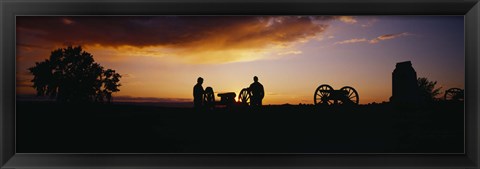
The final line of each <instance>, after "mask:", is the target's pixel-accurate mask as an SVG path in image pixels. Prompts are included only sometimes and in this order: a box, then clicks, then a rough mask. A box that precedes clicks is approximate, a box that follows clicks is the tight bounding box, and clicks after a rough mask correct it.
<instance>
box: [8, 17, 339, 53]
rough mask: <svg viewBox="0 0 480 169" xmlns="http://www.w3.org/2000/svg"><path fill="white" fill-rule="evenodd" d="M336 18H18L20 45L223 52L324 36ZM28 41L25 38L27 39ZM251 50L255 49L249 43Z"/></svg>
mask: <svg viewBox="0 0 480 169" xmlns="http://www.w3.org/2000/svg"><path fill="white" fill-rule="evenodd" d="M332 19H335V17H333V16H332V17H329V16H323V17H296V16H291V17H255V16H220V17H219V16H158V17H154V16H72V17H52V16H41V17H39V16H19V17H17V35H20V36H18V37H19V38H18V39H17V40H18V42H19V43H20V44H22V45H26V44H30V45H38V44H31V42H30V41H29V40H32V39H43V40H47V41H50V42H54V43H59V44H65V43H66V44H100V45H105V46H121V45H131V46H138V47H142V46H158V45H162V46H173V47H183V46H190V45H199V43H207V42H208V41H212V40H213V41H214V40H217V41H221V42H222V45H221V46H229V45H233V46H236V45H237V46H238V45H239V44H242V45H245V44H244V43H247V42H256V41H262V42H263V43H266V42H270V43H271V42H274V43H282V42H291V41H295V40H298V39H302V38H307V37H310V36H314V35H315V34H317V33H321V32H323V31H324V30H325V29H326V28H327V25H326V24H318V23H319V22H322V21H328V20H332ZM27 36H28V37H27ZM253 44H254V45H258V44H256V43H253Z"/></svg>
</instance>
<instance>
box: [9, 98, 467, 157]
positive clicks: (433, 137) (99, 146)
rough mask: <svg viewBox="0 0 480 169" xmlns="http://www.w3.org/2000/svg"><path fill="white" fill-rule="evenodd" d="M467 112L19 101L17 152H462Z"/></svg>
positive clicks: (459, 106)
mask: <svg viewBox="0 0 480 169" xmlns="http://www.w3.org/2000/svg"><path fill="white" fill-rule="evenodd" d="M463 109H464V106H463V103H446V102H439V103H435V104H433V105H430V106H425V107H423V108H417V109H404V110H398V109H395V108H393V107H392V106H390V105H388V104H379V105H365V106H358V107H354V108H345V107H334V108H332V107H330V108H325V107H324V108H319V107H314V106H291V105H285V106H264V107H262V108H260V109H255V110H253V109H233V110H228V109H216V110H214V111H210V112H195V111H194V110H193V109H192V108H166V107H158V106H147V105H118V104H117V105H115V104H114V105H61V104H58V103H49V102H17V114H16V115H17V153H463V150H464V144H463V143H464V124H463V123H464V113H463V112H464V111H463Z"/></svg>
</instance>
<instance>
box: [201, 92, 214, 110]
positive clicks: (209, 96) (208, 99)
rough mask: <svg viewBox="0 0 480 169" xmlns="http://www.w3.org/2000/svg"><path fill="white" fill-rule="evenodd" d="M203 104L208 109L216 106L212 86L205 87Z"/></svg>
mask: <svg viewBox="0 0 480 169" xmlns="http://www.w3.org/2000/svg"><path fill="white" fill-rule="evenodd" d="M203 105H204V106H205V108H208V109H211V108H213V107H214V106H215V95H214V94H213V88H212V87H207V88H205V92H204V93H203Z"/></svg>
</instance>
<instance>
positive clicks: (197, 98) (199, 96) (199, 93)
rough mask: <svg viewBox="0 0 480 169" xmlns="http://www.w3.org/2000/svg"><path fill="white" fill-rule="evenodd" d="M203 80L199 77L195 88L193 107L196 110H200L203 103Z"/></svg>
mask: <svg viewBox="0 0 480 169" xmlns="http://www.w3.org/2000/svg"><path fill="white" fill-rule="evenodd" d="M202 84H203V78H201V77H199V78H198V79H197V84H196V85H195V86H194V87H193V106H194V107H195V108H196V109H200V108H201V107H202V101H203V93H204V90H203V87H202Z"/></svg>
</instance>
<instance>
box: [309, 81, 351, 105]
mask: <svg viewBox="0 0 480 169" xmlns="http://www.w3.org/2000/svg"><path fill="white" fill-rule="evenodd" d="M313 101H314V103H315V105H358V103H359V97H358V93H357V91H356V90H355V89H354V88H353V87H350V86H344V87H342V88H341V89H340V90H333V88H332V87H331V86H330V85H327V84H322V85H320V86H318V88H317V90H315V93H314V96H313Z"/></svg>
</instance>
